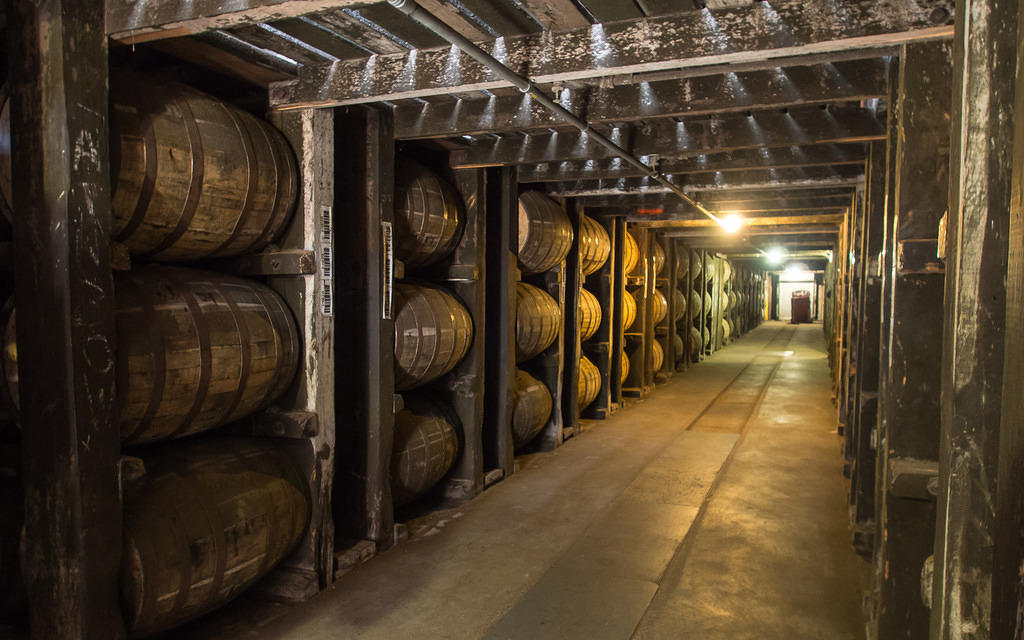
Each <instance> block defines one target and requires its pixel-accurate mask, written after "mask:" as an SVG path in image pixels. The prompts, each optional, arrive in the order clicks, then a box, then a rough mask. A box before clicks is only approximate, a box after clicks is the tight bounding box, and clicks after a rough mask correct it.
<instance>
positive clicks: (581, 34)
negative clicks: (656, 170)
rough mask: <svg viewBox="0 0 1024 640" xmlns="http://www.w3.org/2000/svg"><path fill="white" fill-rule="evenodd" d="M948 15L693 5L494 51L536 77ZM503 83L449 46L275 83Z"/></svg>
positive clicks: (398, 88)
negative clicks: (702, 8) (709, 10)
mask: <svg viewBox="0 0 1024 640" xmlns="http://www.w3.org/2000/svg"><path fill="white" fill-rule="evenodd" d="M837 5H838V6H837ZM950 15H952V4H951V3H950V2H948V1H946V0H930V1H929V2H923V3H922V2H910V1H908V0H899V1H897V2H892V3H886V4H880V3H877V2H872V1H869V0H842V1H840V2H838V3H825V2H818V1H816V2H806V1H801V0H780V1H779V2H775V3H772V4H771V5H764V4H762V3H754V4H753V5H752V6H748V7H742V8H736V9H724V10H721V11H716V12H715V14H714V16H713V18H711V19H708V17H707V16H705V15H704V14H702V13H700V12H696V11H691V12H686V13H681V14H677V15H673V16H667V17H660V18H650V19H647V20H643V21H640V20H628V21H623V22H617V23H608V24H604V25H601V26H599V27H597V28H594V27H583V28H581V29H577V30H574V31H569V32H564V33H559V34H557V36H556V35H555V34H554V33H553V32H550V31H545V32H542V33H540V34H536V35H527V36H521V37H518V38H508V39H505V40H502V41H499V44H500V48H496V47H493V46H492V47H491V49H494V50H493V51H492V52H491V53H492V55H494V56H495V57H496V58H497V59H498V60H500V61H502V62H504V63H505V64H507V65H508V66H509V67H511V68H513V69H516V70H517V71H518V72H519V73H521V74H524V75H527V76H529V77H531V78H532V79H533V80H534V81H535V82H538V83H551V82H566V81H571V80H581V79H585V78H599V77H605V76H612V75H623V74H635V73H645V72H651V71H659V70H663V69H678V68H683V67H691V66H703V65H710V64H718V63H724V62H734V63H738V62H746V61H752V60H763V59H765V58H770V57H778V56H793V55H800V54H813V53H823V52H843V51H848V50H850V49H858V48H868V47H878V46H886V45H893V44H901V43H905V42H912V41H917V40H923V39H934V38H949V37H950V36H951V35H952V27H951V26H950V25H948V24H947V22H948V21H949V16H950ZM725 34H728V37H727V38H726V37H725ZM411 67H414V68H412V72H410V68H411ZM503 86H506V85H505V83H503V82H501V81H498V80H496V79H495V78H494V77H493V76H492V75H491V74H490V72H489V71H487V70H485V69H484V68H482V67H481V66H479V65H477V64H475V63H471V62H468V61H467V62H465V63H464V62H463V57H462V56H461V55H457V54H453V53H452V52H451V51H450V50H449V49H448V48H443V49H435V50H425V51H419V52H417V54H416V55H415V57H410V56H406V55H404V54H398V55H390V56H377V57H376V58H374V59H372V61H369V60H359V61H338V62H334V63H332V64H330V65H324V66H320V67H305V68H303V69H302V70H301V71H300V75H299V79H298V81H297V82H295V83H282V84H279V85H276V86H275V88H274V90H273V91H272V93H271V102H272V103H273V104H274V105H275V106H276V107H278V108H282V107H288V108H293V107H299V106H330V105H345V104H358V103H362V102H377V101H382V100H399V99H403V98H416V97H424V96H430V95H436V94H440V93H453V92H464V91H474V90H481V89H494V88H499V87H503Z"/></svg>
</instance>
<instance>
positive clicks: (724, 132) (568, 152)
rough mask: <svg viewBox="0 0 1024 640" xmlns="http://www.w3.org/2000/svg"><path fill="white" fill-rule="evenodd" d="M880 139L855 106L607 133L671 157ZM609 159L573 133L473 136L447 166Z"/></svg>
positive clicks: (870, 119)
mask: <svg viewBox="0 0 1024 640" xmlns="http://www.w3.org/2000/svg"><path fill="white" fill-rule="evenodd" d="M884 136H885V127H884V126H883V124H882V123H881V122H879V121H878V119H877V118H876V117H875V114H874V113H873V112H872V111H871V110H870V109H864V108H860V107H841V108H837V107H832V108H829V109H818V108H807V107H805V108H802V109H793V110H790V112H789V113H778V112H759V113H756V114H752V115H750V116H730V117H720V118H719V117H715V118H708V119H702V120H696V121H682V122H673V121H671V120H669V121H662V120H657V121H653V122H651V123H645V125H644V126H643V127H640V128H632V127H622V128H613V129H612V130H611V132H610V134H609V137H610V138H611V139H612V140H613V141H615V142H616V143H618V144H619V145H621V146H623V147H624V148H625V149H626V150H628V151H630V152H632V153H633V154H634V155H639V156H649V155H654V154H660V155H669V156H677V157H678V156H689V157H692V156H699V155H700V154H708V153H720V152H725V151H737V150H742V149H753V148H761V147H769V148H770V147H789V146H803V145H812V144H819V143H823V142H836V143H838V142H863V141H866V140H881V139H883V138H884ZM611 157H613V156H612V154H611V152H610V151H608V149H606V148H605V147H602V146H601V145H599V144H597V143H596V142H594V141H592V140H590V139H589V138H588V137H587V136H586V135H585V134H583V133H581V132H578V131H576V130H575V129H573V130H572V131H568V132H554V133H545V134H543V135H528V136H522V137H519V136H514V137H505V138H499V139H493V138H490V137H484V138H476V139H474V140H472V141H471V142H470V143H469V146H468V147H467V148H466V149H460V150H457V151H453V152H452V154H451V162H452V164H453V166H457V167H480V166H499V165H506V164H535V163H538V162H562V161H571V160H581V161H586V160H595V161H596V160H598V159H601V158H611Z"/></svg>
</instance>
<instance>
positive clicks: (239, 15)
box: [106, 0, 365, 44]
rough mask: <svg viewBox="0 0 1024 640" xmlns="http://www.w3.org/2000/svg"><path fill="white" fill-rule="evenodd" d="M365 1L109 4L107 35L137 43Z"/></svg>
mask: <svg viewBox="0 0 1024 640" xmlns="http://www.w3.org/2000/svg"><path fill="white" fill-rule="evenodd" d="M364 3H365V0H234V1H233V2H230V3H225V2H224V0H141V1H140V2H132V3H127V2H108V3H107V5H106V33H107V35H108V36H110V39H111V40H114V41H117V42H123V43H125V44H137V43H140V42H147V41H150V40H157V39H162V38H173V37H177V36H183V35H188V34H190V33H201V32H203V31H212V30H214V29H227V28H229V27H234V26H238V25H243V24H256V23H258V22H273V21H275V20H284V19H285V18H296V17H299V16H303V15H307V14H310V13H316V12H317V11H324V10H326V9H336V8H340V7H350V6H357V5H360V4H364Z"/></svg>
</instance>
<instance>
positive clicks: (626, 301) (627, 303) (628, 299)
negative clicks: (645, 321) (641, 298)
mask: <svg viewBox="0 0 1024 640" xmlns="http://www.w3.org/2000/svg"><path fill="white" fill-rule="evenodd" d="M634 322H636V298H634V297H633V294H632V293H630V292H629V291H627V292H626V293H625V295H623V296H622V329H623V330H624V331H629V328H630V327H632V326H633V323H634Z"/></svg>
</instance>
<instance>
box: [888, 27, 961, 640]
mask: <svg viewBox="0 0 1024 640" xmlns="http://www.w3.org/2000/svg"><path fill="white" fill-rule="evenodd" d="M951 71H952V52H951V49H950V45H949V43H946V42H929V43H922V44H913V45H907V46H905V47H904V48H903V50H902V52H901V58H900V74H899V85H898V91H897V102H898V109H899V117H898V119H897V121H896V128H897V130H896V132H895V134H896V136H895V137H896V140H897V142H896V154H895V166H894V171H895V182H894V191H893V192H892V202H893V205H894V206H893V209H892V211H890V212H889V213H891V214H892V216H893V227H892V228H893V235H892V238H891V241H890V242H889V243H888V245H887V247H886V251H887V252H891V253H892V255H893V257H894V260H895V264H894V265H893V266H894V269H893V270H892V271H891V272H889V273H888V274H887V275H890V276H891V277H892V285H891V291H892V293H891V308H890V309H889V310H888V313H889V314H890V318H889V322H890V326H889V330H888V333H887V334H884V333H883V335H886V336H887V338H888V345H887V347H888V350H887V358H886V360H884V361H882V362H881V363H880V366H881V370H882V371H884V372H885V375H886V376H887V378H888V380H887V383H886V385H885V389H884V393H883V394H881V395H880V396H879V410H880V412H881V413H882V414H883V415H884V416H885V421H884V424H883V429H881V431H880V439H879V443H878V445H879V460H878V464H879V469H880V472H881V474H882V478H881V480H882V481H881V482H880V485H879V495H880V497H881V500H880V502H879V504H878V505H877V506H878V509H879V516H878V522H879V524H880V526H881V531H882V534H881V536H880V539H879V544H878V546H877V547H876V561H875V571H876V574H875V578H874V596H875V597H876V601H875V607H874V609H873V619H872V621H871V624H872V627H873V629H874V630H875V631H877V637H879V638H904V637H910V638H918V637H926V636H927V634H928V620H929V612H928V608H927V606H926V605H925V603H924V602H923V600H922V597H921V574H922V569H923V568H924V566H925V564H926V561H927V560H928V558H929V556H930V555H931V551H932V541H933V539H934V536H935V495H934V491H935V486H934V483H935V478H936V475H937V467H938V456H939V392H940V387H941V381H940V375H939V370H940V353H941V352H940V350H939V349H937V348H936V347H937V345H940V344H941V343H942V324H943V323H942V299H943V283H944V274H943V268H942V265H941V263H940V262H939V260H938V259H937V258H936V249H937V245H938V242H937V240H938V233H939V220H940V219H941V217H942V215H943V213H944V212H945V210H946V202H947V195H948V193H947V192H948V180H949V158H948V149H949V124H948V123H949V111H950V95H951V91H952V89H951Z"/></svg>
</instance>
